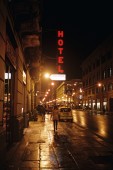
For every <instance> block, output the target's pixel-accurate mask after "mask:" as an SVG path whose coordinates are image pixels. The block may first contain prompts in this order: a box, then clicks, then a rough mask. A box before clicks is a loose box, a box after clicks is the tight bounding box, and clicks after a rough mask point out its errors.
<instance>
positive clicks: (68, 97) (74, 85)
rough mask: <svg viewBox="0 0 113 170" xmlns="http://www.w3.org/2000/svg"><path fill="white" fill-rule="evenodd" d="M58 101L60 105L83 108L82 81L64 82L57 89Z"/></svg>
mask: <svg viewBox="0 0 113 170" xmlns="http://www.w3.org/2000/svg"><path fill="white" fill-rule="evenodd" d="M56 100H57V103H58V104H60V105H73V106H80V105H81V106H82V100H83V90H82V81H81V79H73V80H70V81H65V82H62V83H61V84H60V85H59V86H58V87H57V89H56Z"/></svg>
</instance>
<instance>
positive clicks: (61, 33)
mask: <svg viewBox="0 0 113 170" xmlns="http://www.w3.org/2000/svg"><path fill="white" fill-rule="evenodd" d="M57 36H58V63H57V64H58V73H64V70H63V64H64V56H63V50H64V47H63V45H64V40H63V38H64V31H58V34H57Z"/></svg>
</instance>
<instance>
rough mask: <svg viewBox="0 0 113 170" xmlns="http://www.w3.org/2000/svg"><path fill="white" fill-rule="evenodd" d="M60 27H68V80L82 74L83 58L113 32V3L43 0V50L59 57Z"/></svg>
mask: <svg viewBox="0 0 113 170" xmlns="http://www.w3.org/2000/svg"><path fill="white" fill-rule="evenodd" d="M57 30H64V70H65V73H66V75H67V80H69V79H76V78H81V67H80V65H81V63H82V62H83V60H84V59H85V58H86V57H87V56H88V55H89V54H90V53H91V52H92V51H93V50H94V49H95V48H96V47H97V46H98V45H99V44H100V43H101V42H102V41H103V40H104V39H106V38H107V37H108V36H109V35H110V34H111V33H112V32H113V9H112V4H110V2H109V1H108V0H107V1H99V0H98V1H97V3H96V1H89V2H88V1H83V2H82V1H79V0H78V1H73V0H70V1H66V0H43V5H42V32H43V34H42V52H43V53H44V54H45V55H47V56H48V57H50V58H55V57H57V53H58V50H57V47H58V46H57ZM50 60H51V59H48V61H50ZM52 61H53V60H51V62H52ZM49 67H50V65H49Z"/></svg>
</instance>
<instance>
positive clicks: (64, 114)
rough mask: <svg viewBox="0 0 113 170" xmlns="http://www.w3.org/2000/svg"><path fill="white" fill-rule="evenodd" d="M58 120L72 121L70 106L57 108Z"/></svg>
mask: <svg viewBox="0 0 113 170" xmlns="http://www.w3.org/2000/svg"><path fill="white" fill-rule="evenodd" d="M59 121H71V122H73V115H72V109H71V108H70V107H62V108H59Z"/></svg>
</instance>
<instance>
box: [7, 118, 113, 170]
mask: <svg viewBox="0 0 113 170" xmlns="http://www.w3.org/2000/svg"><path fill="white" fill-rule="evenodd" d="M112 161H113V150H112V146H111V145H110V144H108V143H106V142H104V141H103V140H102V139H101V138H98V136H96V135H95V134H93V133H91V132H90V131H89V130H88V129H83V128H81V127H79V126H77V125H76V124H75V123H67V122H63V123H62V122H59V124H58V132H56V133H54V130H53V122H52V121H51V120H50V115H46V119H45V122H42V120H41V117H39V119H38V121H36V122H35V121H34V122H30V125H29V127H28V128H26V129H25V130H24V137H23V139H22V140H21V141H20V142H19V143H17V144H15V146H14V147H12V149H10V150H9V152H8V153H7V162H6V166H7V168H6V169H7V170H90V169H91V170H112V169H113V163H112Z"/></svg>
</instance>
